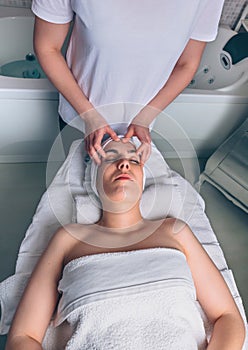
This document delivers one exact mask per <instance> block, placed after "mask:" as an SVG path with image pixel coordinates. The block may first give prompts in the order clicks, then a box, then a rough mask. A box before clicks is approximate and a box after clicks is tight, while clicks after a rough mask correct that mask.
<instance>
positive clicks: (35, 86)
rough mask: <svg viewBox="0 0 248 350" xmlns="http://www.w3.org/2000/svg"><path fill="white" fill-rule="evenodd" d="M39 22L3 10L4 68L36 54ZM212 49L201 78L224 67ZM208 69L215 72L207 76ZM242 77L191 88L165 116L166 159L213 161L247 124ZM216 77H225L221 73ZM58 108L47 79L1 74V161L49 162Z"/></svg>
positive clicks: (161, 133)
mask: <svg viewBox="0 0 248 350" xmlns="http://www.w3.org/2000/svg"><path fill="white" fill-rule="evenodd" d="M33 20H34V19H33V16H32V13H31V11H30V10H28V9H15V8H8V7H0V42H1V47H0V65H3V64H5V63H7V62H9V61H12V60H17V59H23V58H24V57H25V55H26V54H27V53H29V52H33V47H32V31H33ZM3 28H4V29H3ZM229 31H230V30H229ZM230 33H231V35H233V33H232V32H230ZM230 33H229V32H228V35H230ZM225 35H227V33H226V32H225ZM2 43H3V44H2ZM215 44H216V42H215ZM215 44H214V45H215ZM207 47H209V49H208V50H206V51H205V54H204V55H205V56H204V58H203V61H202V62H201V65H200V67H199V70H198V72H197V74H196V78H197V79H198V80H199V77H201V76H203V77H204V78H206V77H207V76H210V75H211V74H212V71H211V69H212V68H213V67H214V68H216V67H217V66H218V65H217V64H215V62H212V61H211V59H212V57H213V54H212V51H213V44H208V45H207ZM215 50H217V51H218V50H219V47H218V45H217V49H216V48H215ZM209 52H210V53H209ZM204 60H205V61H204ZM216 60H218V56H216ZM206 65H207V67H208V68H210V69H209V70H208V72H207V73H206V70H204V69H205V68H206ZM202 71H204V74H202ZM246 71H247V72H248V67H247V68H246ZM230 72H231V71H230ZM238 73H239V74H238V75H237V74H236V73H235V74H236V75H237V77H236V75H235V74H234V80H233V79H232V81H231V82H230V83H229V84H227V83H226V84H224V86H215V84H210V85H209V86H207V88H206V87H204V88H203V86H201V84H200V85H199V83H198V85H197V84H195V86H190V87H189V88H187V89H185V91H183V93H182V94H181V95H180V96H178V97H177V98H176V100H175V101H174V102H173V103H172V104H171V105H170V106H169V107H167V108H166V109H165V111H164V113H161V114H160V115H159V117H158V118H157V120H156V123H155V126H154V129H153V138H154V142H155V143H156V144H157V146H158V147H159V148H160V150H162V151H163V152H164V155H165V156H166V157H175V156H178V155H180V156H181V157H193V156H195V155H196V156H197V157H203V158H208V157H209V156H210V155H211V154H212V153H213V152H214V151H215V149H216V148H217V147H218V146H219V144H221V143H222V141H223V140H224V139H226V138H227V136H228V135H229V134H230V133H231V132H232V131H233V130H234V129H235V128H236V127H238V126H239V125H240V124H241V123H242V121H243V120H244V119H245V118H246V117H247V114H248V84H247V80H246V79H244V75H242V74H241V75H240V72H238ZM241 73H242V72H241ZM214 74H215V75H218V74H219V77H223V71H221V69H219V72H218V71H217V72H215V73H214ZM225 74H228V72H227V71H225ZM225 76H227V75H225ZM210 78H211V76H210ZM199 81H200V80H199ZM217 81H219V79H217ZM57 108H58V93H57V91H56V90H55V88H54V87H53V86H52V85H51V84H50V83H49V81H48V80H47V79H23V78H11V77H4V76H0V123H1V128H0V162H29V161H30V162H40V161H46V160H47V156H48V154H49V150H50V148H51V146H52V144H53V141H54V140H55V138H56V136H57V135H58V133H59V117H58V113H57ZM166 116H168V117H166ZM168 120H170V122H168ZM175 130H176V131H175ZM165 140H167V141H165ZM59 154H60V152H58V158H60V155H59ZM61 157H62V158H63V157H64V155H63V154H62V156H61Z"/></svg>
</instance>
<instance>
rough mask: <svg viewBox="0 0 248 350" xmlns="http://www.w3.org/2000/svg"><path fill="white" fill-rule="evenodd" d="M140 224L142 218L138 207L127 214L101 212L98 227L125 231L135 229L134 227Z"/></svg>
mask: <svg viewBox="0 0 248 350" xmlns="http://www.w3.org/2000/svg"><path fill="white" fill-rule="evenodd" d="M142 223H143V218H142V216H141V213H140V210H139V207H137V208H136V207H135V208H132V209H131V210H129V211H127V212H121V213H114V212H108V211H103V213H102V217H101V219H100V220H99V222H98V225H100V226H103V227H106V228H110V229H111V228H113V229H120V230H124V231H125V230H127V229H128V230H130V229H131V230H132V228H134V229H136V226H137V225H140V224H142Z"/></svg>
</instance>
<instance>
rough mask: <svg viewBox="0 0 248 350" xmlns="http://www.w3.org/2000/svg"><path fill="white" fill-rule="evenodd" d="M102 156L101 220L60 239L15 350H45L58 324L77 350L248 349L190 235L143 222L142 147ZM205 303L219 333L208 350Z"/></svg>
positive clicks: (26, 302) (215, 274)
mask: <svg viewBox="0 0 248 350" xmlns="http://www.w3.org/2000/svg"><path fill="white" fill-rule="evenodd" d="M103 149H104V151H105V157H104V158H103V159H102V162H101V164H100V165H99V166H96V165H95V164H93V163H92V165H91V167H92V169H91V174H92V187H93V188H95V191H96V192H97V194H98V196H99V198H100V201H101V206H102V215H101V218H100V220H99V221H98V222H97V223H96V224H93V225H80V224H71V225H68V226H66V227H63V228H61V229H59V230H58V232H57V233H56V234H55V235H54V237H53V238H52V240H51V242H50V244H49V245H48V248H47V249H46V251H45V252H44V254H43V255H42V257H41V259H40V261H39V263H38V264H37V266H36V268H35V270H34V272H33V274H32V277H31V280H30V282H29V284H28V286H27V288H26V290H25V292H24V295H23V297H22V300H21V302H20V304H19V307H18V309H17V312H16V315H15V317H14V320H13V323H12V326H11V330H10V332H9V336H8V340H7V350H12V349H14V350H21V349H23V350H29V349H30V350H31V349H32V350H36V349H37V350H38V349H42V342H43V338H44V335H45V333H46V330H47V327H48V325H49V323H50V320H51V319H53V321H52V322H53V324H54V325H55V326H59V325H61V324H65V323H66V324H69V326H70V332H71V334H70V338H69V340H68V341H67V342H66V345H65V347H64V348H65V349H70V350H71V349H73V350H75V349H77V350H79V349H80V350H86V349H98V350H109V349H115V350H131V349H133V350H137V349H140V350H148V349H149V350H153V349H154V350H158V349H163V350H166V349H167V350H179V349H180V350H184V349H185V350H194V349H195V350H196V349H207V350H220V349H221V350H239V349H241V348H242V345H243V342H244V337H245V330H244V324H243V320H242V318H241V316H240V313H239V311H238V309H237V307H236V304H235V302H234V300H233V297H232V295H231V294H230V292H229V289H228V287H227V285H226V284H225V282H224V280H223V278H222V276H221V274H220V273H219V271H218V269H217V268H216V267H215V266H214V264H213V263H212V261H211V260H210V258H209V257H208V255H207V253H205V250H204V249H203V248H202V246H201V244H200V243H199V242H198V241H197V239H196V238H195V236H194V235H193V233H192V232H191V230H190V229H189V227H188V226H187V225H186V224H185V223H184V222H182V221H179V220H176V219H173V218H167V219H165V220H159V221H149V220H144V219H143V218H142V216H141V212H140V208H139V203H140V199H141V196H142V191H143V164H142V163H141V162H140V156H139V155H138V154H137V152H136V147H135V145H134V144H133V143H132V142H131V141H130V142H127V143H124V142H123V141H122V140H120V141H119V142H116V141H113V140H108V141H106V142H105V143H104V144H103ZM196 300H198V301H199V303H200V304H201V306H202V308H203V309H204V311H205V313H206V315H207V317H208V319H209V320H211V322H212V323H213V324H214V327H213V332H212V336H211V338H210V341H209V343H207V339H206V335H205V330H204V325H203V321H202V318H201V315H200V312H199V308H198V307H197V302H196ZM58 348H59V349H62V347H61V345H60V346H58Z"/></svg>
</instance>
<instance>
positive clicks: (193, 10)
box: [32, 0, 224, 124]
mask: <svg viewBox="0 0 248 350" xmlns="http://www.w3.org/2000/svg"><path fill="white" fill-rule="evenodd" d="M223 3H224V0H214V1H213V0H211V1H209V0H187V1H185V0H173V1H172V0H142V1H141V0H132V1H127V0H56V1H55V0H33V1H32V10H33V12H34V14H35V15H37V16H38V17H40V18H42V19H44V20H46V21H48V22H52V23H67V22H70V21H71V20H72V19H73V17H74V14H75V17H74V21H75V22H74V27H73V32H72V36H71V40H70V43H69V48H68V52H67V62H68V66H69V67H70V69H71V70H72V72H73V74H74V76H75V78H76V80H77V81H78V84H79V85H80V87H81V89H82V90H83V92H84V93H85V95H86V96H87V98H88V99H89V101H90V102H91V103H92V104H93V106H94V107H96V108H97V107H99V106H101V105H110V104H113V103H124V105H125V103H131V104H138V105H139V108H138V109H141V106H144V105H146V104H147V103H148V102H149V101H150V100H151V99H152V98H153V97H154V96H155V95H156V94H157V93H158V91H159V90H160V89H161V88H162V87H163V85H164V84H165V82H166V81H167V79H168V78H169V76H170V74H171V72H172V70H173V67H174V65H175V63H176V62H177V60H178V58H179V57H180V55H181V53H182V52H183V50H184V48H185V46H186V44H187V42H188V40H189V39H190V38H192V39H196V40H201V41H211V40H214V39H215V37H216V35H217V30H218V22H219V18H220V15H221V11H222V6H223ZM124 109H125V108H123V110H124ZM107 110H108V112H107V113H105V115H104V117H105V118H106V119H107V121H108V122H109V123H110V124H112V123H113V122H115V121H114V120H113V118H115V116H116V113H109V109H107ZM59 112H60V115H61V116H62V118H63V119H64V120H65V121H66V122H70V121H71V120H72V119H73V118H74V117H75V116H76V115H77V113H76V111H75V110H74V109H73V108H72V106H71V105H70V104H69V103H68V102H67V101H66V100H65V99H64V98H63V97H62V96H61V97H60V107H59ZM136 112H137V110H135V111H133V112H130V111H129V112H123V113H122V116H121V117H120V115H118V117H117V119H118V120H117V121H120V118H121V120H122V121H123V122H126V123H129V122H130V121H131V120H132V118H133V116H134V115H132V114H135V113H136ZM102 114H104V112H103V113H102ZM117 114H118V113H117Z"/></svg>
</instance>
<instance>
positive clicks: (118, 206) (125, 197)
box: [101, 186, 141, 213]
mask: <svg viewBox="0 0 248 350" xmlns="http://www.w3.org/2000/svg"><path fill="white" fill-rule="evenodd" d="M140 197H141V191H140V189H139V188H137V186H136V188H132V189H130V188H126V187H125V186H122V187H118V188H117V189H115V191H111V192H110V193H105V195H104V198H101V201H102V204H103V209H104V210H108V211H109V209H110V208H111V210H112V211H114V212H119V213H121V212H123V211H127V210H131V209H132V208H133V207H135V206H136V205H137V204H138V203H139V200H140Z"/></svg>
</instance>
